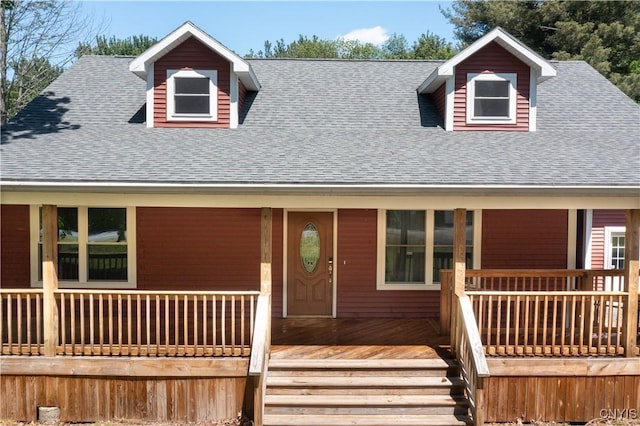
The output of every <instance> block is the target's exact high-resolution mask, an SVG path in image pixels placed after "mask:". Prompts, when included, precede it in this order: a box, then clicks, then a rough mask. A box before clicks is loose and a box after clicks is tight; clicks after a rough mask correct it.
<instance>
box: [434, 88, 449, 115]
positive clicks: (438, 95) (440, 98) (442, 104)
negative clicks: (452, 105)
mask: <svg viewBox="0 0 640 426" xmlns="http://www.w3.org/2000/svg"><path fill="white" fill-rule="evenodd" d="M446 98H447V85H446V83H443V84H442V85H440V87H438V88H437V89H436V90H435V91H434V92H433V103H434V104H435V105H436V109H437V110H438V114H440V118H442V119H443V120H444V119H445V114H446V108H447V107H446V104H447V102H446Z"/></svg>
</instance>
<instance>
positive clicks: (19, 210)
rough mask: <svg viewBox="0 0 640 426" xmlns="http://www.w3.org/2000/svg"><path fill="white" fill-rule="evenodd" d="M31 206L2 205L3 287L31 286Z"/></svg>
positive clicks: (0, 261) (0, 263)
mask: <svg viewBox="0 0 640 426" xmlns="http://www.w3.org/2000/svg"><path fill="white" fill-rule="evenodd" d="M29 235H30V233H29V206H26V205H9V204H2V205H1V206H0V283H1V285H2V288H29V287H31V277H30V274H31V271H30V265H29V262H30V259H31V257H30V248H29Z"/></svg>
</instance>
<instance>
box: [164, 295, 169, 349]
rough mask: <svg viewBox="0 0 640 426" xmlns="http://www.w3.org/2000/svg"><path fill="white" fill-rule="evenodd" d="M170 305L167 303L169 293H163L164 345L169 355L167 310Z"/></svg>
mask: <svg viewBox="0 0 640 426" xmlns="http://www.w3.org/2000/svg"><path fill="white" fill-rule="evenodd" d="M170 309H171V306H170V304H169V295H168V294H165V296H164V345H165V351H166V352H167V353H166V355H167V356H169V345H170V344H171V337H170V333H171V323H170V322H169V311H170Z"/></svg>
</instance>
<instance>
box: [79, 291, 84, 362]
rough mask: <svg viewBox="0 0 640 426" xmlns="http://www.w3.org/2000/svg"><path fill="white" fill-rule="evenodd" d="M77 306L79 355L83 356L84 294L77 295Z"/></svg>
mask: <svg viewBox="0 0 640 426" xmlns="http://www.w3.org/2000/svg"><path fill="white" fill-rule="evenodd" d="M78 304H79V305H80V306H79V307H80V344H79V346H80V354H81V355H84V345H85V333H84V325H85V323H84V319H85V315H84V294H82V293H80V294H79V295H78Z"/></svg>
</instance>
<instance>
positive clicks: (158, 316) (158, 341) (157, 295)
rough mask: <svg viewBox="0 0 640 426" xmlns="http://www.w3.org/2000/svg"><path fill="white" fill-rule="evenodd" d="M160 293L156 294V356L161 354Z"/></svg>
mask: <svg viewBox="0 0 640 426" xmlns="http://www.w3.org/2000/svg"><path fill="white" fill-rule="evenodd" d="M160 314H161V310H160V295H159V294H156V304H155V315H154V318H155V322H156V356H158V355H160V341H161V337H160Z"/></svg>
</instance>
